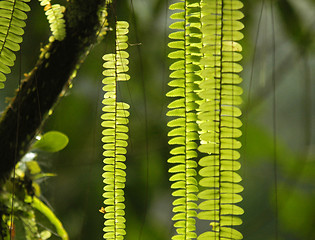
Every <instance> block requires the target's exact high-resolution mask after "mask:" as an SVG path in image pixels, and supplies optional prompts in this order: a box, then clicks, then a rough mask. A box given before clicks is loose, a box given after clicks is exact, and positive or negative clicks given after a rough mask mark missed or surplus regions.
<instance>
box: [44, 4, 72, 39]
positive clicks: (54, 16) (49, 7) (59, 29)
mask: <svg viewBox="0 0 315 240" xmlns="http://www.w3.org/2000/svg"><path fill="white" fill-rule="evenodd" d="M39 2H40V5H41V6H43V7H44V11H45V15H46V17H47V20H48V22H49V27H50V30H51V32H52V35H53V36H54V38H55V39H56V40H58V41H62V40H63V39H64V38H65V37H66V22H65V20H64V17H63V12H64V11H65V7H64V6H60V4H51V3H50V0H39Z"/></svg>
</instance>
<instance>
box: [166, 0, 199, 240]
mask: <svg viewBox="0 0 315 240" xmlns="http://www.w3.org/2000/svg"><path fill="white" fill-rule="evenodd" d="M198 8H200V7H199V1H192V0H190V1H179V2H176V3H174V4H172V5H171V6H170V9H171V10H179V12H175V13H173V14H172V15H171V19H178V20H179V21H176V22H174V23H173V24H171V25H170V29H174V32H172V33H171V34H170V35H169V38H170V39H172V40H173V41H172V42H170V43H169V44H168V46H169V47H170V48H172V49H173V51H172V52H171V53H170V54H169V55H168V57H169V58H170V59H174V60H175V62H174V63H173V64H172V65H171V66H170V70H172V73H171V74H170V78H171V81H170V82H169V86H170V87H173V89H172V90H170V91H169V92H168V93H167V96H168V97H172V98H175V100H174V101H173V102H171V103H170V104H169V105H168V108H169V111H168V113H167V116H170V117H173V118H174V119H172V120H170V121H169V123H168V126H169V127H172V128H173V129H172V130H170V131H169V133H168V136H169V137H171V139H170V141H169V144H170V145H175V146H174V147H173V149H172V150H171V152H170V153H171V154H172V155H173V156H172V157H171V158H169V159H168V162H169V163H172V164H175V165H174V166H173V167H171V168H170V169H169V172H170V173H172V176H171V178H170V181H172V182H174V183H173V184H172V186H171V188H172V189H173V194H172V195H173V196H174V197H176V200H175V201H174V202H173V206H174V207H173V212H174V213H175V215H174V216H173V218H172V219H173V221H175V223H174V227H175V228H176V232H177V234H176V235H174V236H173V238H172V239H193V238H196V237H197V235H196V233H195V229H196V227H195V217H196V216H197V213H196V209H197V204H196V201H197V195H196V194H197V193H198V187H197V185H198V184H197V180H196V179H195V176H196V175H197V173H196V170H195V169H196V167H197V162H196V158H197V151H196V150H197V144H196V143H195V141H196V140H198V139H199V136H198V133H197V131H198V125H197V123H196V120H197V115H196V109H197V107H198V105H197V104H196V100H197V99H198V97H197V94H196V90H198V84H197V83H198V81H200V80H201V78H200V76H199V75H197V73H198V72H199V71H200V67H199V59H200V56H201V53H200V48H201V32H200V30H199V29H200V11H198V10H197V11H195V10H196V9H198ZM193 18H194V20H195V21H194V22H193V21H192V19H193ZM192 40H194V41H192Z"/></svg>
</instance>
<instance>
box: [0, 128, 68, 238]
mask: <svg viewBox="0 0 315 240" xmlns="http://www.w3.org/2000/svg"><path fill="white" fill-rule="evenodd" d="M38 138H39V137H38ZM67 143H68V138H67V136H66V135H64V134H62V133H60V132H57V131H51V132H48V133H46V134H44V135H43V136H42V137H41V138H40V140H38V141H36V142H35V143H34V144H33V145H32V147H31V150H30V152H28V153H27V154H26V155H25V156H24V157H23V158H22V159H21V161H20V162H18V163H17V164H16V167H15V171H14V173H12V177H11V179H10V180H8V181H7V182H6V184H5V185H4V186H3V189H2V191H1V194H0V204H1V205H0V214H1V224H0V228H1V234H2V235H1V237H2V238H1V239H4V240H9V239H14V236H15V234H20V231H21V229H20V227H19V226H20V225H22V226H23V229H24V232H25V239H26V240H46V239H49V238H50V237H51V236H52V233H51V231H49V230H47V229H48V228H45V227H43V226H42V225H38V222H37V215H38V214H39V213H40V214H41V215H43V216H45V217H46V219H47V220H48V221H49V222H50V224H51V225H52V226H54V227H55V229H56V232H57V234H58V235H59V236H60V237H61V239H63V240H68V235H67V232H66V231H65V230H64V228H63V226H62V224H61V222H60V221H59V219H58V218H57V217H56V216H55V214H54V213H53V211H52V210H51V209H50V208H49V207H48V206H46V204H45V203H44V202H42V200H40V198H41V188H40V183H41V182H42V181H43V180H44V179H46V178H49V177H52V176H55V174H52V173H45V172H43V171H42V169H41V167H40V165H39V163H38V161H37V158H38V153H37V152H43V151H45V152H57V151H60V150H62V149H63V148H64V147H66V145H67ZM13 195H14V196H13ZM12 201H13V205H12ZM12 206H13V209H12ZM12 214H13V216H11V215H12ZM11 219H12V220H13V221H11ZM20 223H21V224H20ZM10 235H11V236H10Z"/></svg>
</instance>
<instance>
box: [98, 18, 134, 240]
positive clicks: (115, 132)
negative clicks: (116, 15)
mask: <svg viewBox="0 0 315 240" xmlns="http://www.w3.org/2000/svg"><path fill="white" fill-rule="evenodd" d="M128 27H129V24H128V23H127V22H124V21H117V23H116V50H115V53H114V54H106V55H104V57H103V59H104V60H105V63H104V64H103V66H104V68H105V70H104V71H103V75H104V76H105V78H104V79H103V84H104V87H103V90H104V91H105V94H104V100H103V105H104V107H103V112H104V114H103V115H102V116H101V118H102V119H103V120H104V121H103V122H102V126H103V127H104V128H105V129H104V130H103V132H102V134H103V138H102V142H103V143H104V145H103V149H104V152H103V156H104V157H105V159H104V164H105V166H104V168H103V170H104V174H103V178H104V183H105V187H104V191H105V193H104V194H103V197H104V198H105V201H104V204H105V205H106V207H105V215H104V218H105V219H106V220H105V227H104V229H103V230H104V232H105V234H104V236H103V238H104V239H117V240H118V239H123V237H124V235H125V234H126V232H125V222H126V220H125V217H124V216H125V210H124V209H125V204H124V188H125V182H126V173H125V169H126V165H125V163H124V162H125V160H126V157H125V154H126V153H127V150H126V147H127V145H128V143H127V140H128V135H127V133H128V127H127V126H126V125H127V124H128V117H129V112H128V109H129V105H128V104H127V103H123V102H117V82H119V81H126V80H128V79H129V78H130V77H129V75H128V74H127V73H126V72H127V71H128V63H129V61H128V57H129V54H128V53H127V52H126V51H124V50H126V49H127V47H128V44H127V40H128V38H127V36H126V34H127V33H128Z"/></svg>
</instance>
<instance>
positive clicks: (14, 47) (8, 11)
mask: <svg viewBox="0 0 315 240" xmlns="http://www.w3.org/2000/svg"><path fill="white" fill-rule="evenodd" d="M27 2H30V0H16V1H12V0H2V1H0V89H1V88H4V83H3V82H4V81H5V80H6V76H5V74H9V73H10V72H11V70H10V67H12V66H13V65H14V61H15V59H16V56H15V54H14V53H13V52H16V51H19V50H20V45H19V44H20V43H21V42H22V41H23V38H22V35H23V34H24V30H23V28H24V27H25V25H26V24H25V20H26V19H27V15H26V12H28V11H30V10H31V9H30V7H29V6H28V4H27Z"/></svg>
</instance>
